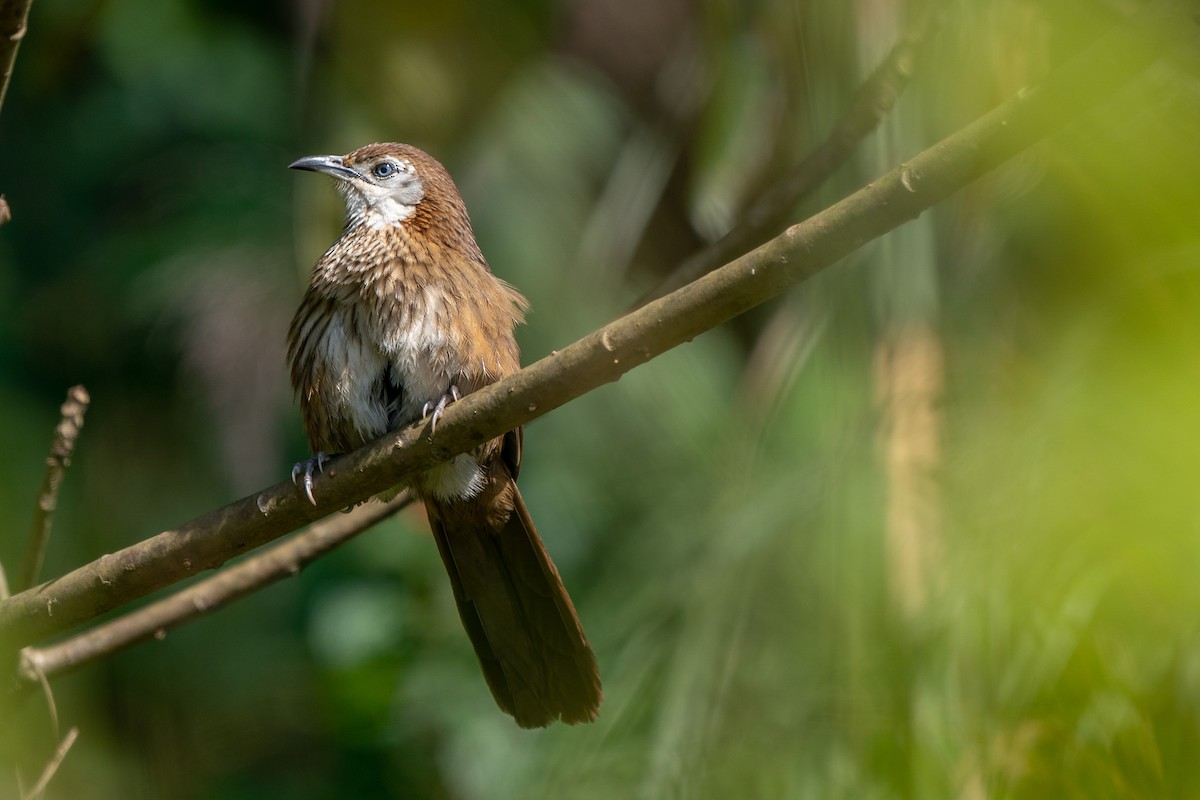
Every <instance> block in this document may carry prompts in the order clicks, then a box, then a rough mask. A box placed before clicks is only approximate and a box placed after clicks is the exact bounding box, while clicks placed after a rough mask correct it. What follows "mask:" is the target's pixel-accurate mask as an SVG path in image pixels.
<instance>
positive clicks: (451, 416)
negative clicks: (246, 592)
mask: <svg viewBox="0 0 1200 800" xmlns="http://www.w3.org/2000/svg"><path fill="white" fill-rule="evenodd" d="M1192 1H1193V0H1188V2H1184V0H1160V2H1154V3H1151V4H1149V5H1146V6H1143V7H1142V9H1141V10H1139V11H1138V12H1136V13H1135V14H1134V15H1133V16H1131V17H1130V18H1128V19H1126V20H1123V21H1122V22H1121V23H1119V24H1118V25H1117V26H1116V28H1115V29H1114V30H1113V31H1112V32H1111V33H1110V34H1108V35H1106V36H1104V37H1102V38H1101V39H1100V40H1099V41H1097V42H1095V43H1094V44H1093V45H1092V46H1091V47H1090V48H1088V50H1087V51H1086V52H1085V53H1083V54H1081V55H1080V56H1078V57H1077V58H1075V59H1072V60H1071V61H1070V62H1069V63H1068V64H1067V65H1065V66H1064V67H1062V68H1060V69H1058V70H1056V71H1055V72H1054V73H1053V74H1052V75H1051V76H1049V77H1048V78H1047V79H1046V80H1045V81H1044V82H1043V83H1042V84H1041V85H1040V86H1037V87H1033V88H1029V89H1026V90H1023V91H1022V92H1020V93H1019V94H1018V95H1017V96H1016V97H1013V98H1012V99H1010V100H1008V101H1007V102H1005V103H1004V104H1002V105H1001V106H1000V107H998V108H996V109H995V110H993V111H992V112H990V113H988V114H987V115H985V116H983V117H982V118H980V119H979V120H976V121H975V122H974V123H972V124H970V125H968V126H967V127H966V128H963V129H962V130H960V131H958V132H957V133H955V134H953V135H951V136H949V137H947V138H946V139H943V140H942V141H941V142H939V143H938V144H936V145H934V146H933V147H931V148H929V149H928V150H926V151H924V152H922V153H920V154H918V155H917V156H915V157H914V158H913V159H912V160H911V161H909V162H908V163H906V164H902V165H901V166H900V167H898V168H897V169H895V170H893V171H892V172H890V173H888V174H887V175H884V176H883V177H881V178H879V179H878V180H876V181H874V182H872V183H871V184H869V185H867V186H866V187H864V188H863V189H860V190H859V191H857V192H855V193H854V194H852V195H850V196H849V197H847V198H845V199H844V200H842V201H841V202H839V203H836V204H835V205H833V206H831V207H830V208H828V209H826V210H825V211H823V212H821V213H819V214H817V215H815V216H813V217H812V218H811V219H808V220H807V221H805V222H802V223H800V224H798V225H794V226H792V227H791V228H788V229H787V230H786V231H785V232H784V233H783V234H781V235H780V236H777V237H776V238H774V239H772V240H771V241H769V242H767V243H766V244H764V245H762V246H761V247H759V248H757V249H755V250H754V251H752V252H750V253H747V254H746V255H744V256H741V257H740V258H738V259H736V260H734V261H732V262H730V263H729V264H726V265H725V266H724V267H721V268H720V269H717V270H714V271H712V272H710V273H708V274H707V275H705V276H704V277H703V278H700V279H699V280H697V281H695V282H694V283H691V284H689V285H687V286H685V287H684V288H682V289H679V290H677V291H675V292H673V293H672V294H670V295H668V296H666V297H663V298H660V299H658V300H655V301H654V302H652V303H650V304H648V305H646V306H644V307H643V308H641V309H638V310H637V311H634V312H632V313H630V314H627V315H626V316H624V317H622V318H620V319H618V320H616V321H614V322H612V323H610V324H608V325H606V326H604V327H603V328H601V329H599V330H597V331H595V332H593V333H591V334H589V335H588V336H586V337H584V338H583V339H581V340H579V341H577V342H575V343H574V344H572V345H570V346H568V347H566V348H563V349H562V350H559V351H557V352H554V353H552V354H551V355H549V356H547V357H545V358H543V359H541V360H540V361H538V362H536V363H535V364H532V365H530V366H529V367H526V368H525V369H524V370H522V371H520V372H518V373H516V374H515V375H510V376H509V377H507V378H505V379H503V380H501V381H499V382H497V383H494V384H491V385H489V386H486V387H484V388H483V389H480V390H479V391H477V392H473V393H472V394H469V395H467V396H466V397H464V398H463V399H462V400H460V401H458V402H457V403H454V404H453V405H451V406H449V407H448V408H447V409H446V412H445V414H444V415H443V417H442V418H441V421H440V422H439V424H438V431H437V436H436V437H433V436H431V435H430V432H429V426H428V423H427V422H421V423H418V424H416V425H413V426H411V427H409V428H406V429H405V430H402V431H398V432H393V433H390V434H388V435H386V436H384V437H382V438H380V439H378V440H376V441H374V442H371V443H370V444H367V445H365V446H364V447H362V448H359V449H358V450H355V451H353V452H351V453H347V454H345V455H342V456H339V457H337V458H335V459H333V460H332V461H330V462H329V463H328V464H327V465H326V468H325V474H324V475H322V476H320V477H319V478H318V479H317V484H316V490H317V498H318V505H317V506H316V507H313V506H312V505H310V504H309V502H308V500H307V499H305V498H304V496H303V493H302V492H300V491H298V490H297V489H296V487H295V486H293V485H292V484H291V482H290V481H284V482H282V483H279V484H277V485H275V486H273V487H271V488H269V489H266V490H264V491H262V492H260V493H258V494H257V495H255V496H253V497H247V498H245V499H243V500H240V501H238V502H236V503H233V504H232V505H229V506H226V507H225V508H221V509H217V510H216V511H212V512H210V513H208V514H206V515H204V516H202V517H200V518H198V519H195V520H193V521H192V522H189V523H187V524H186V525H184V526H183V527H181V528H179V529H176V530H172V531H167V532H165V533H161V534H159V535H157V536H154V537H151V538H150V539H147V540H145V541H143V542H140V543H138V544H135V545H132V546H131V547H127V548H125V549H124V550H121V551H119V552H117V553H113V554H111V555H107V556H103V557H102V558H100V559H99V560H97V561H94V562H92V563H90V564H87V565H84V566H82V567H80V568H78V569H76V570H74V571H73V572H70V573H68V574H67V575H64V576H62V577H61V578H58V579H56V580H54V581H50V582H49V583H45V584H43V585H41V586H38V587H35V588H33V589H29V590H26V591H24V592H22V593H20V594H18V595H14V596H13V597H11V598H9V599H8V600H7V601H5V602H3V603H0V633H2V634H3V637H4V638H5V639H6V644H7V646H9V647H13V646H16V647H20V646H23V645H27V644H31V643H33V642H36V641H39V640H41V639H43V638H45V637H47V636H51V635H53V634H55V633H58V632H61V631H64V630H68V629H70V628H71V627H73V626H75V625H78V624H79V623H81V622H84V621H86V620H89V619H92V618H94V617H96V616H97V615H99V614H102V613H104V612H106V611H109V610H111V609H113V608H116V607H118V606H120V605H122V604H124V603H127V602H130V601H131V600H134V599H137V598H139V597H142V596H144V595H146V594H148V593H149V592H151V591H156V590H158V589H161V588H163V587H164V586H168V585H170V584H171V583H174V582H175V581H177V580H180V579H182V578H184V577H187V576H189V575H192V574H194V573H196V572H198V571H199V570H202V569H206V568H211V567H215V566H218V565H220V564H221V563H223V562H224V561H225V560H226V559H229V558H232V557H233V556H235V555H238V554H240V553H244V552H246V551H248V550H250V549H252V548H254V547H257V546H259V545H261V544H264V543H265V542H267V541H270V540H271V539H274V538H278V537H279V536H281V535H283V534H284V533H286V532H288V531H291V530H294V529H295V528H297V527H299V526H300V525H301V524H304V523H306V522H310V521H312V520H313V519H315V518H317V517H319V516H322V515H324V514H327V513H329V512H330V511H333V510H335V509H338V508H345V507H346V506H348V505H352V504H354V503H356V502H359V501H361V500H363V499H365V498H367V497H370V496H371V495H374V494H378V493H379V492H382V491H385V490H387V489H388V488H390V487H393V486H396V485H399V484H401V483H403V482H404V481H405V479H406V478H408V477H409V476H411V475H413V474H414V473H416V472H418V471H420V470H423V469H427V468H429V467H431V466H433V465H434V464H437V463H441V462H445V461H447V460H449V459H450V458H452V457H453V456H455V455H457V454H459V453H463V452H466V451H467V450H470V449H471V448H473V447H477V446H478V445H480V444H482V443H483V442H485V441H487V440H489V439H493V438H495V437H497V436H500V435H502V434H504V433H505V432H506V431H509V430H512V429H513V428H515V427H517V426H518V425H522V424H524V423H526V422H528V421H530V420H532V419H534V418H536V417H539V416H542V415H543V414H546V413H548V412H549V411H552V410H554V409H556V408H558V407H559V406H561V405H563V404H564V403H567V402H569V401H571V400H574V399H575V398H577V397H579V396H581V395H583V394H586V393H587V392H589V391H591V390H593V389H595V388H596V387H598V386H600V385H602V384H605V383H609V382H612V381H615V380H617V379H618V378H619V377H620V376H621V375H623V374H624V373H626V372H628V371H629V370H630V369H632V368H633V367H635V366H637V365H639V364H644V363H645V362H647V361H649V360H650V359H652V358H654V357H655V356H657V355H659V354H661V353H663V352H665V351H666V350H669V349H671V348H672V347H675V346H677V345H679V344H682V343H684V342H686V341H689V340H691V339H693V338H695V337H696V336H698V335H700V334H701V333H703V332H705V331H707V330H709V329H711V328H714V327H716V326H717V325H720V324H721V323H723V322H725V321H727V320H729V319H731V318H732V317H734V316H736V315H738V314H741V313H743V312H745V311H747V310H749V309H751V308H753V307H755V306H756V305H759V304H761V303H763V302H765V301H766V300H768V299H770V298H771V297H774V296H776V295H778V294H780V293H781V292H783V291H784V290H785V289H788V288H789V287H791V286H794V285H796V284H798V283H800V282H802V281H805V280H807V279H809V278H811V277H812V276H814V275H816V274H818V273H820V272H821V271H823V270H824V269H826V268H827V267H829V266H830V265H831V264H833V263H834V262H836V261H838V260H839V259H841V258H842V257H844V256H846V255H847V254H849V253H851V252H853V251H854V250H856V249H857V248H859V247H861V246H862V245H863V244H865V243H866V242H868V241H871V240H872V239H874V238H877V237H879V236H882V235H883V234H885V233H887V232H888V231H890V230H892V229H894V228H897V227H899V226H900V225H901V224H903V223H904V222H907V221H908V220H911V219H914V218H915V217H917V216H918V215H919V214H920V213H921V212H922V211H924V210H926V209H928V208H930V207H932V206H934V205H936V204H937V203H939V202H941V201H942V200H944V199H946V198H947V197H949V196H950V195H951V194H953V193H954V192H956V191H958V190H960V189H962V188H963V187H964V186H966V185H967V184H969V183H970V182H972V181H974V180H975V179H977V178H979V177H981V176H982V175H984V174H986V173H987V172H989V171H991V170H992V169H994V168H996V167H997V166H999V165H1000V164H1002V163H1004V162H1005V161H1007V160H1008V159H1009V158H1012V157H1013V156H1014V155H1016V154H1018V153H1020V152H1022V151H1023V150H1025V149H1026V148H1028V147H1029V146H1031V145H1033V144H1035V143H1036V142H1038V141H1040V140H1041V139H1043V138H1045V137H1046V136H1047V135H1049V134H1050V133H1052V132H1053V131H1055V130H1056V129H1058V128H1059V127H1061V126H1063V125H1065V124H1066V123H1068V122H1071V121H1073V120H1077V119H1079V118H1080V116H1081V115H1082V114H1084V113H1085V112H1086V111H1088V110H1089V109H1091V108H1093V107H1094V106H1095V105H1097V104H1098V103H1100V102H1101V101H1103V100H1105V99H1106V98H1108V97H1110V96H1111V95H1112V94H1113V93H1114V92H1116V91H1117V89H1119V88H1121V87H1122V86H1124V85H1125V84H1126V83H1127V82H1128V81H1129V80H1130V79H1131V78H1133V77H1134V76H1135V75H1137V74H1139V73H1140V72H1142V71H1143V70H1144V69H1145V68H1146V67H1147V66H1149V65H1150V64H1152V63H1154V62H1155V61H1157V60H1158V59H1159V58H1160V57H1161V56H1163V55H1165V54H1167V53H1169V52H1171V50H1172V49H1173V48H1174V47H1175V46H1177V45H1182V44H1183V43H1184V42H1185V41H1187V43H1188V44H1189V45H1192V46H1194V45H1195V41H1194V40H1195V39H1196V38H1197V32H1198V27H1197V25H1196V23H1195V22H1194V21H1193V20H1192V16H1191V13H1190V12H1191V2H1192Z"/></svg>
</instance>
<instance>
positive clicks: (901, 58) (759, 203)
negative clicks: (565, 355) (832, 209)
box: [634, 0, 946, 308]
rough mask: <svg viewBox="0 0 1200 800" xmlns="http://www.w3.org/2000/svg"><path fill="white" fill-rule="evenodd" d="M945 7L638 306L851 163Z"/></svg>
mask: <svg viewBox="0 0 1200 800" xmlns="http://www.w3.org/2000/svg"><path fill="white" fill-rule="evenodd" d="M945 5H946V4H945V3H944V2H941V0H930V3H929V5H928V6H927V8H926V10H925V11H924V12H923V13H921V15H920V16H918V17H917V18H916V19H915V20H914V21H913V23H912V24H911V25H910V26H909V27H908V28H907V29H906V30H905V31H904V32H903V33H902V34H901V36H900V38H899V39H898V40H897V42H896V44H895V45H893V47H892V49H891V52H889V53H888V56H887V58H885V59H884V60H883V62H882V63H881V64H880V65H879V66H878V67H876V68H875V71H874V72H873V73H871V76H870V77H869V78H867V80H866V81H865V82H864V83H863V85H862V86H860V87H859V88H858V91H857V92H855V94H854V99H853V100H852V101H851V103H850V107H849V108H848V109H847V110H846V112H845V113H844V114H842V116H841V117H840V118H839V119H838V121H837V122H836V123H835V124H834V126H833V129H832V130H831V131H830V132H829V135H828V136H827V137H826V138H825V141H823V142H822V143H821V144H820V145H818V146H817V148H816V149H815V150H813V151H812V152H811V153H809V154H808V155H807V156H806V157H805V158H804V160H802V161H801V162H800V163H799V164H797V165H796V166H795V167H793V168H792V169H791V170H790V171H789V172H788V173H787V174H786V175H785V176H783V179H782V180H780V181H778V182H776V183H774V184H773V185H772V186H771V188H770V189H769V190H768V191H766V192H765V193H763V194H762V195H761V196H760V197H759V198H758V199H757V200H756V201H755V202H754V203H753V204H752V205H751V206H750V208H749V210H747V211H746V212H745V214H743V215H742V218H741V220H740V221H739V222H738V224H736V225H735V226H734V227H733V228H732V229H731V230H730V231H729V232H728V233H726V234H725V235H724V236H722V237H721V238H720V239H718V240H717V241H715V242H713V243H712V244H711V245H709V246H708V247H705V248H704V249H703V250H700V251H698V252H696V253H695V254H694V255H692V256H690V257H688V258H687V259H685V260H684V261H683V262H682V263H681V264H680V265H679V266H678V267H676V268H675V269H674V270H673V271H672V272H670V273H669V274H668V275H667V276H666V277H665V278H664V279H663V280H662V282H660V283H659V285H658V286H657V287H655V288H654V289H652V290H651V291H650V292H648V293H647V294H646V295H644V296H643V297H642V298H641V299H640V300H638V302H637V305H636V306H634V307H635V308H640V307H641V306H644V305H645V304H646V303H648V302H650V301H651V300H656V299H658V298H659V297H662V296H664V295H666V294H669V293H670V292H673V291H675V290H676V289H678V288H679V287H681V286H684V285H686V284H689V283H691V282H692V281H694V280H696V278H699V277H700V276H701V275H704V274H705V273H707V272H710V271H711V270H713V269H716V268H717V267H719V266H720V265H722V264H724V263H726V262H728V261H729V260H730V259H733V258H735V257H737V256H738V255H740V254H742V253H745V252H747V251H748V250H750V249H751V248H753V247H757V246H758V245H760V244H762V243H763V242H765V241H766V240H767V239H768V238H770V237H771V236H773V235H774V234H776V233H778V232H779V231H780V230H781V229H782V228H783V227H784V226H785V224H786V222H787V220H788V219H789V218H790V217H791V215H792V214H793V213H794V209H795V208H796V206H797V205H798V204H799V203H800V201H801V200H803V199H804V198H806V197H808V196H809V195H810V194H812V193H813V192H815V191H816V190H817V189H818V188H820V187H821V185H822V184H824V183H825V181H827V180H828V179H829V178H830V176H832V175H833V174H834V173H835V172H837V171H838V170H839V169H841V167H842V166H843V165H845V163H846V162H847V161H848V160H849V159H850V157H851V156H852V155H853V154H854V152H855V151H856V149H857V148H858V144H859V142H861V141H862V140H863V138H864V137H866V135H867V134H869V133H870V132H871V131H873V130H875V128H876V127H878V125H879V123H880V122H881V121H882V120H883V118H884V117H885V116H886V115H887V113H888V112H889V111H890V110H891V109H892V106H894V105H895V103H896V100H898V99H899V98H900V95H901V94H903V92H904V89H905V87H907V86H908V82H909V79H910V78H911V77H912V75H913V71H914V69H915V66H916V61H917V56H918V55H919V54H920V51H921V48H922V46H923V44H924V42H925V41H926V40H927V39H929V38H930V37H931V36H933V35H934V33H935V32H936V31H937V29H938V28H939V27H940V26H941V24H942V20H943V19H944V18H945V16H946V11H945Z"/></svg>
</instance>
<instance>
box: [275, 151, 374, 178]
mask: <svg viewBox="0 0 1200 800" xmlns="http://www.w3.org/2000/svg"><path fill="white" fill-rule="evenodd" d="M288 169H304V170H308V171H309V172H323V173H325V174H326V175H330V176H332V177H334V178H339V179H341V180H346V179H348V178H359V177H362V176H360V175H359V174H358V173H357V172H355V171H354V170H352V169H350V168H349V167H347V166H346V165H345V164H344V163H342V157H341V156H307V157H305V158H301V159H297V160H296V161H293V162H292V163H290V164H288Z"/></svg>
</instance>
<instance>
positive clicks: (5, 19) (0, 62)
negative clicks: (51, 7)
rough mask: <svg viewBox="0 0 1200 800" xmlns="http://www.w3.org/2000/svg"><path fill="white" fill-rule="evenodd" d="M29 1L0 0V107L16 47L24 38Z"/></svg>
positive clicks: (13, 62) (30, 1)
mask: <svg viewBox="0 0 1200 800" xmlns="http://www.w3.org/2000/svg"><path fill="white" fill-rule="evenodd" d="M31 3H32V0H0V107H2V106H3V105H4V95H5V94H6V93H7V92H8V81H9V79H11V78H12V71H13V64H15V63H16V61H17V48H18V47H20V45H21V40H22V39H24V38H25V30H26V25H27V24H28V22H29V6H30V5H31Z"/></svg>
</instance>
